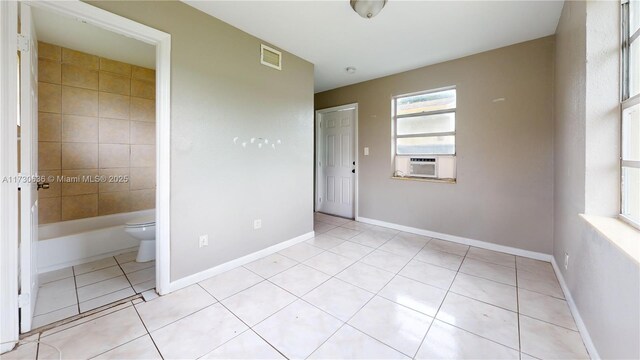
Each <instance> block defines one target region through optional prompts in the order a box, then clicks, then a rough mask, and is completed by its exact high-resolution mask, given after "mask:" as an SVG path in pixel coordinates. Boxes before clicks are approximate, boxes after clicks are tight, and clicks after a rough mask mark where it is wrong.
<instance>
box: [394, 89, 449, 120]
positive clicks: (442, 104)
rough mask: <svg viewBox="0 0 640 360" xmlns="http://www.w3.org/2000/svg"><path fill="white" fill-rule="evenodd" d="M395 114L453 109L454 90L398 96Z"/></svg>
mask: <svg viewBox="0 0 640 360" xmlns="http://www.w3.org/2000/svg"><path fill="white" fill-rule="evenodd" d="M397 107H398V108H397V109H396V114H397V115H406V114H416V113H421V112H428V111H436V110H445V109H455V108H456V90H455V89H452V90H444V91H438V92H432V93H428V94H420V95H413V96H406V97H402V98H398V102H397Z"/></svg>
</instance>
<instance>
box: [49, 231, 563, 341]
mask: <svg viewBox="0 0 640 360" xmlns="http://www.w3.org/2000/svg"><path fill="white" fill-rule="evenodd" d="M345 224H346V223H345ZM343 225H344V224H343ZM336 227H343V226H342V225H339V226H336ZM334 228H335V227H334ZM345 229H349V228H346V227H345ZM350 230H353V231H359V233H358V234H357V235H355V236H358V235H359V234H362V233H364V232H366V231H367V230H355V229H350ZM401 233H402V232H398V233H396V234H395V235H394V236H392V237H391V238H390V239H387V240H386V241H385V242H384V243H382V244H380V245H379V246H378V247H371V246H369V245H364V244H360V243H357V242H355V241H351V240H352V239H353V237H352V238H350V239H340V240H343V241H350V242H351V243H356V244H358V245H361V246H366V247H370V248H373V249H374V250H375V249H379V248H380V247H382V246H383V245H384V244H386V243H388V242H389V241H391V240H393V239H394V238H396V237H397V235H398V234H401ZM355 236H354V237H355ZM431 239H435V238H430V239H429V241H427V243H425V244H424V245H423V246H422V247H421V249H420V250H419V251H418V252H417V253H416V254H414V256H413V257H412V258H411V259H410V260H409V262H411V261H412V260H414V259H415V257H416V255H417V254H419V253H420V251H422V250H423V249H424V248H425V246H426V245H427V244H428V243H429V242H430V241H431ZM443 241H446V240H443ZM309 245H311V246H313V245H312V244H309ZM320 249H322V248H320ZM322 250H323V251H322V252H327V251H328V250H330V249H322ZM380 250H381V251H385V252H386V250H382V249H380ZM433 250H436V251H440V250H437V249H433ZM322 252H321V253H322ZM321 253H319V254H321ZM447 253H448V252H447ZM319 254H317V255H319ZM392 254H393V253H392ZM280 255H282V254H280ZM337 255H340V254H337ZM367 255H368V254H367ZM282 256H285V257H287V256H286V255H282ZM365 257H366V255H365ZM467 257H468V252H467V253H466V254H465V256H464V258H463V261H464V259H466V258H467ZM287 258H289V257H287ZM363 258H364V257H362V258H360V259H358V260H356V261H355V262H353V263H352V264H350V265H349V266H347V267H346V268H345V269H342V270H341V271H340V272H338V273H337V274H335V275H329V274H327V275H329V276H330V277H329V278H328V279H327V280H326V281H328V280H330V279H331V278H336V279H338V280H342V279H339V278H337V275H339V274H340V273H342V272H344V271H346V270H347V269H348V268H350V267H352V266H354V265H355V264H356V263H358V262H361V260H362V259H363ZM469 258H470V259H473V260H479V261H484V262H487V263H490V264H494V265H499V266H503V267H507V268H510V267H509V266H505V265H501V264H495V263H492V262H489V261H485V260H484V259H477V258H473V257H469ZM290 259H291V260H294V261H296V263H297V264H296V265H294V266H297V265H299V264H303V265H306V264H304V261H302V262H301V261H298V260H296V259H292V258H290ZM307 260H308V259H307ZM415 260H417V261H420V260H418V259H415ZM305 261H306V260H305ZM409 262H407V263H406V264H405V265H404V266H403V267H402V268H401V269H400V270H399V271H398V272H396V273H395V274H394V276H393V277H392V278H391V280H389V282H390V281H392V280H393V279H394V278H395V277H396V276H401V275H399V273H400V272H401V271H402V269H404V268H405V267H406V266H407V265H408V263H409ZM420 262H422V261H420ZM116 263H117V264H118V265H120V264H119V262H118V261H117V259H116ZM364 264H366V263H364ZM367 265H369V264H367ZM431 265H434V266H439V265H436V264H431ZM461 265H462V263H461ZM461 265H460V266H461ZM306 266H308V265H306ZM369 266H373V265H369ZM460 266H459V267H458V271H457V272H456V275H455V276H454V279H453V281H452V283H451V284H450V286H449V290H447V291H446V294H445V298H446V295H448V293H449V292H453V291H451V290H450V289H451V286H452V284H453V282H454V281H455V279H456V277H457V275H458V273H460ZM374 267H375V266H374ZM517 267H518V266H517V263H516V266H515V268H516V270H515V271H516V291H517V292H518V290H519V289H520V286H518V283H517V271H518V269H517ZM120 268H121V267H120ZM290 268H292V267H289V268H287V269H285V270H283V271H282V272H284V271H287V270H289V269H290ZM376 268H377V269H380V268H378V267H376ZM443 268H444V267H443ZM121 269H122V268H121ZM445 269H448V268H445ZM98 270H100V269H98ZM98 270H96V271H98ZM140 270H144V269H140ZM247 270H249V271H250V272H252V273H255V272H253V271H251V270H250V269H247ZM316 270H317V269H316ZM381 270H383V271H388V270H386V269H381ZM449 270H451V269H449ZM72 271H73V273H74V282H75V277H76V276H75V269H73V267H72ZM282 272H279V273H277V274H281V273H282ZM123 273H124V271H123ZM277 274H274V275H272V276H270V277H269V278H265V277H263V276H262V275H259V274H257V273H256V275H258V276H260V278H262V279H263V280H262V281H264V280H267V281H269V283H271V284H274V283H273V282H271V281H270V280H269V279H270V278H271V277H273V276H275V275H277ZM467 275H471V274H467ZM471 276H474V275H471ZM125 277H126V274H125ZM483 279H485V278H483ZM127 280H129V279H128V277H127ZM485 280H488V281H493V282H495V281H494V280H491V279H485ZM262 281H260V282H262ZM326 281H325V282H326ZM342 281H344V280H342ZM556 281H557V278H556ZM325 282H323V283H321V284H319V285H318V286H321V285H322V284H324V283H325ZM389 282H387V283H386V284H385V286H386V285H387V284H388V283H389ZM129 283H130V282H129ZM347 283H349V282H347ZM496 283H499V282H496ZM349 284H350V283H349ZM500 284H502V283H500ZM274 285H276V286H278V285H277V284H274ZM351 285H353V284H351ZM426 285H429V284H426ZM505 285H506V284H505ZM318 286H316V288H317V287H318ZM354 286H356V287H358V288H359V286H357V285H354ZM385 286H383V287H382V288H384V287H385ZM429 286H432V285H429ZM508 286H513V285H508ZM201 287H202V286H201ZM278 287H280V286H278ZM436 288H437V287H436ZM314 289H315V288H314ZM523 289H524V288H523ZM244 290H246V289H244ZM244 290H241V291H244ZM283 290H285V291H287V290H286V289H283ZM363 290H366V291H369V290H367V289H363ZM525 290H528V289H525ZM205 291H206V289H205ZM241 291H240V292H241ZM310 291H313V289H312V290H309V291H308V292H307V293H309V292H310ZM380 291H381V290H379V291H378V292H376V293H375V294H374V296H373V297H372V298H371V299H373V298H374V297H375V296H379V295H378V294H379V292H380ZM528 291H533V290H528ZM287 292H288V291H287ZM369 292H370V291H369ZM533 292H536V291H533ZM207 293H208V292H207ZM307 293H305V294H303V295H301V296H297V295H296V294H293V296H295V297H296V298H298V299H300V300H302V301H304V302H305V303H308V302H307V301H305V300H304V299H302V296H305V295H306V294H307ZM453 293H455V292H453ZM536 293H539V292H536ZM539 294H541V295H544V296H548V297H551V298H555V299H559V300H564V301H566V299H560V298H557V297H554V296H552V295H548V294H544V293H539ZM210 295H211V296H212V297H213V298H214V299H216V298H215V297H214V296H213V295H212V294H210ZM461 296H464V295H461ZM518 296H519V295H518ZM465 297H466V296H465ZM469 298H470V299H473V298H471V297H469ZM371 299H370V300H369V301H367V303H368V302H370V301H371ZM385 299H386V298H385ZM76 300H77V304H78V305H79V299H78V294H77V283H76ZM216 300H217V299H216ZM473 300H476V299H473ZM390 301H391V300H390ZM476 301H480V302H482V301H481V300H476ZM294 302H295V301H294ZM392 302H393V301H392ZM367 303H365V306H366V304H367ZM443 303H444V299H443V302H442V303H441V304H440V307H442V304H443ZM308 304H310V303H308ZM486 304H488V305H492V306H496V307H499V306H497V305H493V304H489V303H486ZM212 305H213V304H212ZM221 305H222V303H221ZM288 305H290V304H288ZM288 305H287V306H288ZM310 305H311V306H314V307H315V305H313V304H310ZM398 305H400V306H402V304H398ZM222 306H224V305H222ZM207 307H208V306H207ZM285 307H286V306H285ZM363 307H364V306H363ZM363 307H361V308H360V309H359V310H358V311H356V313H355V314H357V313H358V312H359V311H360V310H361V309H362V308H363ZM440 307H439V309H440ZM205 308H206V307H205ZM225 308H226V307H225ZM316 308H317V307H316ZM499 308H500V307H499ZM439 309H438V311H439ZM200 310H202V309H200ZM200 310H198V311H200ZM281 310H282V309H280V310H278V311H276V313H278V312H279V311H281ZM319 310H320V311H323V310H322V309H319ZM412 310H413V309H412ZM505 310H508V309H505ZM136 311H137V309H136ZM414 311H415V310H414ZM196 312H197V311H196ZM323 312H325V311H323ZM232 313H233V312H232ZM325 313H326V312H325ZM517 313H518V317H519V316H520V315H521V314H520V311H519V305H518V311H517ZM327 314H328V313H327ZM355 314H354V315H353V316H355ZM107 315H108V314H107ZM138 315H139V314H138ZM190 315H192V314H190ZM234 315H235V314H234ZM329 315H330V316H332V317H334V318H335V316H333V315H331V314H329ZM425 315H426V314H425ZM436 315H437V312H436ZM139 316H140V315H139ZM187 316H189V315H187ZM353 316H352V317H351V318H353ZM427 316H428V315H427ZM523 316H526V315H523ZM236 317H237V316H236ZM528 317H530V318H532V319H536V318H534V317H531V316H528ZM351 318H350V319H351ZM338 320H339V321H341V322H342V320H340V319H338ZM518 320H519V319H518ZM536 320H539V319H536ZM176 321H178V320H176ZM348 321H349V320H347V322H348ZM433 321H435V316H434V317H433V320H432V323H433ZM539 321H542V322H545V321H544V320H539ZM174 322H175V321H174ZM347 322H343V324H342V325H341V326H340V327H339V328H338V329H340V328H342V327H344V325H346V324H347ZM432 323H431V324H430V326H429V329H430V328H431V326H432ZM143 324H144V322H143ZM549 324H551V325H554V326H559V327H562V326H560V325H555V324H552V323H549ZM256 325H257V324H256ZM145 328H146V324H145ZM249 328H250V329H253V328H252V327H249ZM563 328H564V327H563ZM429 329H428V330H427V333H428V331H429ZM565 329H567V328H565ZM356 330H357V331H359V332H362V331H360V330H359V329H357V328H356ZM461 330H463V331H466V332H469V331H468V330H465V329H461ZM568 330H571V331H574V332H575V330H572V329H568ZM254 332H255V331H254ZM336 332H337V331H336ZM242 333H244V332H242ZM469 333H471V334H474V333H472V332H469ZM40 334H41V333H40ZM334 334H335V332H334ZM334 334H332V335H331V336H329V338H328V339H330V338H331V337H332V336H333V335H334ZM474 335H476V336H479V335H477V334H474ZM258 336H259V335H258ZM367 336H368V335H367ZM425 336H426V334H425ZM518 336H519V341H520V334H518ZM480 337H481V336H480ZM234 338H235V337H234ZM372 338H373V337H372ZM328 339H327V340H328ZM373 339H375V338H373ZM327 340H325V342H326V341H327ZM375 340H376V341H379V340H377V339H375ZM487 340H490V339H487ZM265 341H266V340H265ZM423 341H424V339H423ZM490 341H492V340H490ZM494 342H495V341H494ZM267 343H268V342H267ZM323 344H324V342H323ZM383 344H384V343H383ZM269 345H271V344H269ZM385 345H386V344H385ZM501 345H502V344H501ZM271 346H272V345H271ZM387 346H388V345H387ZM503 346H504V345H503ZM391 348H392V347H391ZM418 349H419V347H418ZM276 350H277V349H276ZM315 351H317V349H316V350H314V352H315ZM520 352H521V351H520ZM312 353H313V352H312Z"/></svg>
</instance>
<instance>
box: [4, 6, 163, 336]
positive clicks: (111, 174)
mask: <svg viewBox="0 0 640 360" xmlns="http://www.w3.org/2000/svg"><path fill="white" fill-rule="evenodd" d="M18 6H19V8H20V20H21V21H20V25H21V27H22V29H21V30H22V31H21V33H22V38H21V39H20V41H19V42H18V43H19V44H18V45H19V50H20V52H19V54H20V55H19V56H20V58H19V60H18V63H19V64H20V65H21V68H20V70H19V74H20V81H19V82H20V92H21V96H20V104H19V107H20V111H19V114H22V116H21V117H20V120H19V123H18V129H19V137H18V144H17V145H18V148H19V149H20V150H19V151H18V153H17V154H16V155H17V159H18V161H17V163H18V171H20V173H21V174H22V175H23V177H24V176H26V177H28V178H29V182H28V183H22V184H20V187H19V190H20V194H19V196H18V198H19V201H18V206H19V207H20V211H19V214H20V218H19V221H20V231H19V235H20V237H19V249H18V251H19V254H20V264H19V272H18V275H19V285H20V286H19V287H20V298H19V300H20V301H19V307H20V320H19V321H20V333H25V332H28V331H30V330H32V329H35V328H38V327H42V326H46V325H49V324H52V323H55V322H57V321H60V320H63V319H67V318H69V317H74V316H77V315H80V314H83V313H87V312H89V311H94V310H96V309H100V308H104V307H107V306H110V305H112V304H114V303H117V302H121V301H127V300H128V299H133V298H136V297H140V296H141V295H142V294H145V293H146V294H148V296H154V294H155V293H156V292H159V293H164V292H166V290H164V291H163V289H162V287H163V284H168V265H169V262H168V256H167V255H168V252H167V251H166V249H167V248H168V241H169V239H168V236H167V235H168V216H167V215H168V201H166V199H168V196H167V194H168V180H166V181H165V180H162V179H163V176H166V179H168V175H167V173H168V168H169V164H168V156H167V155H168V151H167V150H168V139H169V137H168V121H169V117H168V109H169V107H168V100H169V98H168V96H167V94H168V90H169V82H168V73H169V70H168V69H169V67H168V61H169V59H168V49H167V48H168V44H169V43H170V38H169V35H167V34H164V33H161V32H157V31H156V30H153V29H150V28H148V29H142V30H143V31H141V32H142V33H144V32H145V31H146V32H147V35H149V34H150V35H151V36H148V37H143V36H138V39H136V36H131V33H128V34H127V35H128V36H123V34H122V33H118V32H114V31H112V30H114V29H116V30H117V29H118V28H117V26H115V27H114V25H113V23H115V24H118V23H120V24H121V25H123V28H124V29H125V30H123V29H120V30H122V31H123V32H126V28H127V26H128V27H129V28H131V24H130V23H131V22H130V21H129V20H127V19H123V18H120V17H118V16H116V15H113V14H109V13H106V12H104V11H102V10H99V9H97V8H94V7H92V6H90V5H87V4H82V3H79V2H77V3H76V2H72V3H66V4H65V3H58V4H56V3H53V2H51V3H49V2H39V3H35V4H32V3H30V4H26V3H19V4H18ZM78 10H80V11H81V12H84V15H85V16H86V18H82V17H81V16H79V13H78ZM105 13H106V14H108V15H106V14H105ZM109 20H111V21H112V24H111V25H110V26H109V27H108V28H109V30H107V29H105V27H107V24H108V23H109ZM127 22H129V24H128V25H127ZM95 24H97V25H95ZM99 25H101V26H99ZM135 25H137V27H138V28H137V30H141V29H140V28H139V27H140V26H143V25H140V24H135ZM143 27H144V26H143ZM154 36H155V39H156V40H153V39H154ZM140 40H144V41H140ZM150 43H151V44H150ZM161 50H164V51H161ZM27 60H28V61H27ZM161 60H162V61H161ZM160 64H162V65H164V68H163V71H162V73H157V72H156V69H157V65H160ZM29 94H31V96H29ZM158 97H162V100H157V98H158ZM158 109H159V110H158ZM25 115H26V116H25ZM25 155H27V156H25ZM161 175H162V176H161ZM25 195H27V196H25ZM157 199H161V200H160V201H157ZM23 204H26V206H25V205H23ZM163 214H165V215H164V216H163ZM160 219H165V221H160ZM163 240H164V241H163ZM154 242H155V243H154ZM141 244H143V245H144V246H141ZM140 249H142V251H140ZM162 254H164V256H163V255H162ZM158 255H160V256H158ZM156 258H157V261H156ZM164 287H165V288H167V287H168V286H167V285H164ZM4 290H5V289H4V287H3V291H4ZM16 295H17V294H16Z"/></svg>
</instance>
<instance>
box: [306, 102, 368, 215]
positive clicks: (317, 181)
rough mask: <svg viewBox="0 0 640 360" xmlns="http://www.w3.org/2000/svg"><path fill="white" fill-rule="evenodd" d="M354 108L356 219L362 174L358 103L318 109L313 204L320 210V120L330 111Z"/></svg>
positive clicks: (315, 128) (354, 206)
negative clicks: (360, 167)
mask: <svg viewBox="0 0 640 360" xmlns="http://www.w3.org/2000/svg"><path fill="white" fill-rule="evenodd" d="M349 109H354V111H355V118H354V119H353V133H352V134H353V148H354V149H353V158H354V161H355V162H356V165H355V169H356V172H355V176H354V177H353V218H354V220H355V219H357V218H358V178H359V176H360V175H359V174H360V169H359V166H360V159H359V157H360V152H359V150H358V103H357V102H356V103H351V104H345V105H340V106H334V107H330V108H325V109H319V110H316V116H315V123H314V133H315V148H314V153H315V156H314V165H313V168H314V172H315V176H314V186H313V188H314V193H313V197H314V199H313V206H314V211H318V209H319V208H320V203H319V202H318V194H319V186H320V184H321V181H320V175H321V174H320V169H319V168H320V166H319V161H318V156H319V154H320V150H321V145H322V138H321V135H322V134H321V128H320V126H319V125H320V120H321V119H322V115H324V114H325V113H329V112H334V111H340V110H349Z"/></svg>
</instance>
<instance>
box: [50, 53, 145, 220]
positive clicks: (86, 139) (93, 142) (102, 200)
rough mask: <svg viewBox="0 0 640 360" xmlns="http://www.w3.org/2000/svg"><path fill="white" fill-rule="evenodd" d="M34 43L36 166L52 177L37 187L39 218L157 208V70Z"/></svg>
mask: <svg viewBox="0 0 640 360" xmlns="http://www.w3.org/2000/svg"><path fill="white" fill-rule="evenodd" d="M38 51H39V52H38V56H39V59H38V110H39V116H38V140H39V143H38V170H39V173H40V175H42V176H47V177H49V176H54V177H56V180H54V181H50V184H51V187H50V188H49V189H48V190H47V189H43V190H40V191H39V192H38V197H39V215H38V216H39V222H40V223H41V224H46V223H53V222H58V221H64V220H74V219H80V218H87V217H92V216H98V215H108V214H115V213H123V212H128V211H136V210H143V209H151V208H154V207H155V71H154V70H152V69H145V68H141V67H138V66H134V65H129V64H125V63H121V62H117V61H113V60H109V59H106V58H99V57H97V56H94V55H90V54H86V53H81V52H78V51H75V50H71V49H66V48H61V47H59V46H56V45H52V44H47V43H43V42H40V43H39V44H38ZM58 176H62V177H64V178H65V179H67V178H69V179H71V180H75V179H82V177H84V176H88V177H96V176H105V177H106V181H102V180H99V182H93V183H91V182H85V181H82V180H80V182H75V183H74V182H69V181H64V180H61V179H60V178H58ZM126 177H128V178H126Z"/></svg>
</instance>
